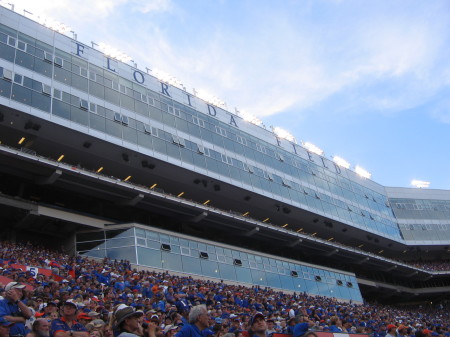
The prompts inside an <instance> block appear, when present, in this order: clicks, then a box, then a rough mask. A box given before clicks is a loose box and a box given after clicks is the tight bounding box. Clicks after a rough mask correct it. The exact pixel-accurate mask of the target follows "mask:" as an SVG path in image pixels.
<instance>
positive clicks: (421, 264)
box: [406, 261, 450, 271]
mask: <svg viewBox="0 0 450 337" xmlns="http://www.w3.org/2000/svg"><path fill="white" fill-rule="evenodd" d="M406 263H407V264H410V265H412V266H414V267H416V268H420V269H424V270H428V271H450V261H409V262H406Z"/></svg>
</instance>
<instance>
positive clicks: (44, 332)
mask: <svg viewBox="0 0 450 337" xmlns="http://www.w3.org/2000/svg"><path fill="white" fill-rule="evenodd" d="M49 336H50V322H49V320H48V319H47V318H38V319H37V320H35V321H34V323H33V327H32V330H31V332H30V333H28V334H27V336H26V337H49Z"/></svg>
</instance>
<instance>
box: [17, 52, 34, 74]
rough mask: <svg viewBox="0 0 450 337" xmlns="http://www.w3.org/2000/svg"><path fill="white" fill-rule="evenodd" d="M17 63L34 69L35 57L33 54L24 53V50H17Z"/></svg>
mask: <svg viewBox="0 0 450 337" xmlns="http://www.w3.org/2000/svg"><path fill="white" fill-rule="evenodd" d="M15 63H16V64H17V65H19V66H22V67H24V68H27V69H30V70H34V57H33V55H30V54H27V53H24V52H23V51H20V50H17V52H16V62H15Z"/></svg>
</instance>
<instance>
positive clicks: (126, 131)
mask: <svg viewBox="0 0 450 337" xmlns="http://www.w3.org/2000/svg"><path fill="white" fill-rule="evenodd" d="M123 140H126V141H128V142H130V143H133V144H137V131H136V130H134V129H132V128H129V127H124V128H123Z"/></svg>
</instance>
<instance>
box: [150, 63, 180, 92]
mask: <svg viewBox="0 0 450 337" xmlns="http://www.w3.org/2000/svg"><path fill="white" fill-rule="evenodd" d="M151 71H152V75H153V76H155V77H156V78H157V79H158V80H160V81H161V82H165V83H167V84H170V85H173V86H175V87H178V88H181V89H183V90H186V88H185V87H184V85H183V83H182V82H181V81H180V80H179V79H178V78H176V77H175V76H172V75H170V74H169V73H166V72H165V71H163V70H160V69H157V68H153V69H152V70H151Z"/></svg>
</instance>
